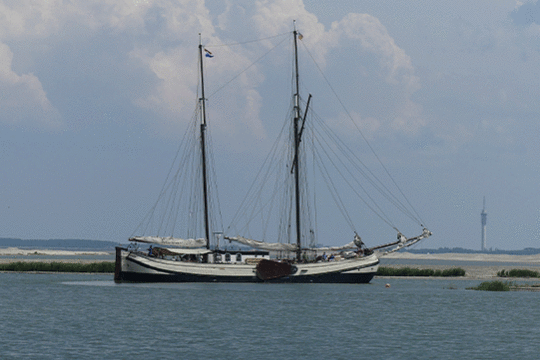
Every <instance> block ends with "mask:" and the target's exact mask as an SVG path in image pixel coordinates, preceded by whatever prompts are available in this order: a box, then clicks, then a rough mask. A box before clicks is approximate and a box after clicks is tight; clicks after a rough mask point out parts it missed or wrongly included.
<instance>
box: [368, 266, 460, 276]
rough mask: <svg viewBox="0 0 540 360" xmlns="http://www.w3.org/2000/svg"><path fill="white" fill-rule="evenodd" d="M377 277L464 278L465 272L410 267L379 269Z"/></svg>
mask: <svg viewBox="0 0 540 360" xmlns="http://www.w3.org/2000/svg"><path fill="white" fill-rule="evenodd" d="M377 275H378V276H444V277H450V276H465V270H463V269H461V268H452V269H446V270H433V269H416V268H410V267H404V268H391V267H380V268H379V270H378V271H377Z"/></svg>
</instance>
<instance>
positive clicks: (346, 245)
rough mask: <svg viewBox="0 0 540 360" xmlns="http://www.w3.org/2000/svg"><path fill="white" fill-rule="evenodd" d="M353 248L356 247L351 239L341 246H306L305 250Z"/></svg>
mask: <svg viewBox="0 0 540 360" xmlns="http://www.w3.org/2000/svg"><path fill="white" fill-rule="evenodd" d="M355 248H357V246H356V244H355V242H354V241H351V242H350V243H348V244H345V245H342V246H326V247H319V248H307V249H306V250H316V251H341V250H347V249H355Z"/></svg>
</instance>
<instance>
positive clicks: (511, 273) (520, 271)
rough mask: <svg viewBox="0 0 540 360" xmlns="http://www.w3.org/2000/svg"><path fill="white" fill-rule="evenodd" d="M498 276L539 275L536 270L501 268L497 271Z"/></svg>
mask: <svg viewBox="0 0 540 360" xmlns="http://www.w3.org/2000/svg"><path fill="white" fill-rule="evenodd" d="M497 276H498V277H519V278H537V277H540V276H539V274H538V271H534V270H527V269H512V270H501V271H499V272H498V273H497Z"/></svg>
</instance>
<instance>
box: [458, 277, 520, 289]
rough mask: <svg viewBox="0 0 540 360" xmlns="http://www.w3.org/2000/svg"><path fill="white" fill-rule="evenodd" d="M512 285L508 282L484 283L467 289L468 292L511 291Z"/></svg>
mask: <svg viewBox="0 0 540 360" xmlns="http://www.w3.org/2000/svg"><path fill="white" fill-rule="evenodd" d="M512 286H514V285H513V284H512V283H509V282H507V281H500V280H495V281H484V282H482V283H481V284H480V285H478V286H474V287H470V288H467V290H482V291H510V289H511V287H512Z"/></svg>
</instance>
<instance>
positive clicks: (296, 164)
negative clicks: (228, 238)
mask: <svg viewBox="0 0 540 360" xmlns="http://www.w3.org/2000/svg"><path fill="white" fill-rule="evenodd" d="M293 34H294V73H295V83H296V89H295V94H294V158H295V159H296V161H295V162H294V164H293V166H294V185H295V201H296V245H297V246H298V249H297V250H296V260H297V261H300V260H301V258H302V241H301V231H300V173H299V168H300V166H299V163H300V157H299V154H298V153H299V147H300V133H299V129H298V122H299V121H300V94H299V93H300V87H299V84H298V44H297V39H296V38H297V36H298V32H297V31H296V26H295V28H294V32H293Z"/></svg>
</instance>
